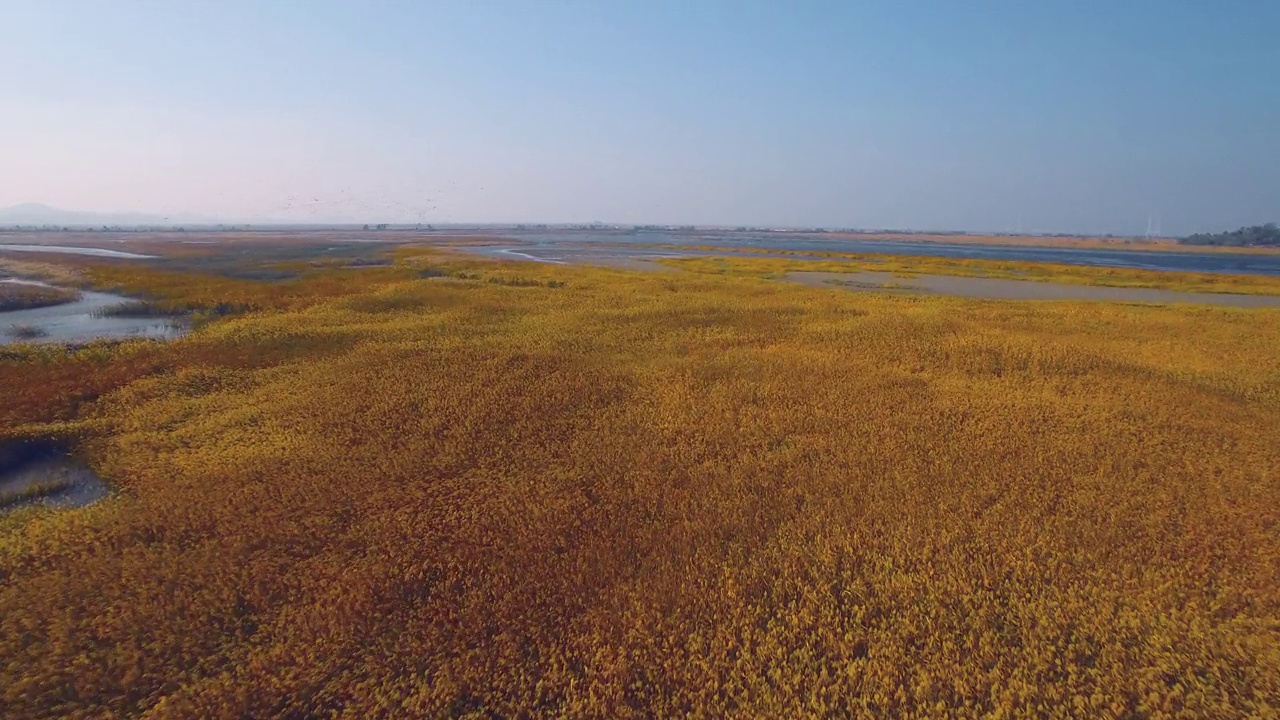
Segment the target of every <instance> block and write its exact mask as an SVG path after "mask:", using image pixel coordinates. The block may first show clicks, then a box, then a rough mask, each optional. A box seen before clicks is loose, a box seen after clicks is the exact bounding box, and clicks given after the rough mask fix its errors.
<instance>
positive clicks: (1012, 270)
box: [652, 245, 1280, 295]
mask: <svg viewBox="0 0 1280 720" xmlns="http://www.w3.org/2000/svg"><path fill="white" fill-rule="evenodd" d="M652 247H658V248H669V249H681V250H705V251H711V252H716V253H719V255H715V256H707V257H689V258H670V259H663V260H660V261H659V262H661V263H663V264H665V265H669V266H672V267H677V268H681V269H683V270H689V271H693V272H703V273H714V274H727V275H739V276H745V277H769V278H778V277H781V276H783V275H785V274H786V273H788V272H792V271H815V270H816V271H823V272H846V273H852V272H863V271H872V272H891V273H898V274H901V275H904V276H912V275H918V274H936V275H959V276H964V277H989V278H1001V279H1007V280H1032V281H1037V282H1060V283H1072V284H1078V285H1105V286H1111V287H1136V288H1156V289H1160V290H1174V291H1179V292H1198V293H1239V294H1244V295H1280V278H1277V277H1272V276H1268V275H1228V274H1219V273H1195V272H1165V271H1160V270H1140V269H1135V268H1113V267H1089V266H1084V265H1066V264H1059V263H1039V262H1025V261H1021V260H976V259H968V258H945V257H929V256H919V257H916V256H911V255H881V254H875V253H864V254H850V253H836V252H809V251H803V250H772V249H768V248H723V247H715V246H693V247H688V246H678V245H654V246H652ZM752 254H769V255H782V256H784V257H777V258H759V257H751V255H752Z"/></svg>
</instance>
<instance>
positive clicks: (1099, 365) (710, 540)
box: [0, 252, 1280, 718]
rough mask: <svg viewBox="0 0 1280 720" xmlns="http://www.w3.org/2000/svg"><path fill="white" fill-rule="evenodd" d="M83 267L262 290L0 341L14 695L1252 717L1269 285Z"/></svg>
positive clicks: (183, 296)
mask: <svg viewBox="0 0 1280 720" xmlns="http://www.w3.org/2000/svg"><path fill="white" fill-rule="evenodd" d="M428 270H431V272H428ZM95 272H98V273H99V274H97V275H95V277H96V278H97V281H98V282H103V281H104V280H106V279H108V278H109V279H110V280H111V281H112V282H115V283H118V284H119V285H120V286H122V287H127V288H128V289H132V290H134V291H140V290H145V291H147V292H148V293H149V294H150V295H152V296H154V297H158V298H163V299H169V300H172V301H174V302H179V303H186V304H188V305H190V306H192V307H197V306H204V305H208V304H217V303H228V304H234V305H237V306H243V307H249V308H253V310H252V311H250V312H247V313H244V314H237V315H233V316H230V317H226V318H223V319H220V320H218V321H216V322H212V323H209V324H206V325H203V326H201V327H200V328H198V329H197V330H196V331H195V332H193V333H192V334H191V335H189V336H188V337H185V338H183V339H180V340H177V341H175V342H172V343H170V344H167V345H159V344H154V343H152V344H124V345H119V346H114V347H104V348H99V349H96V350H93V352H97V353H98V355H96V356H94V357H92V358H90V357H88V356H86V355H85V354H84V353H86V352H90V351H81V352H80V353H70V354H65V355H59V354H57V353H54V352H52V351H46V355H45V356H40V357H36V356H34V355H32V356H21V357H15V358H12V359H8V360H3V361H0V393H4V395H3V396H4V397H10V394H11V393H20V394H23V395H22V396H23V397H27V396H31V397H37V396H40V394H41V393H44V394H45V395H46V396H48V397H50V398H53V400H52V401H51V405H50V411H49V414H48V415H47V416H41V414H40V407H39V406H38V405H37V404H34V403H33V402H31V401H24V403H23V404H22V405H21V408H22V410H21V411H11V410H9V409H8V406H7V405H6V406H5V407H6V410H5V414H4V415H3V416H0V422H4V423H19V422H20V423H21V428H20V429H21V432H23V433H29V434H30V433H39V432H52V431H53V430H55V429H56V430H57V431H58V432H60V433H63V434H65V435H69V436H74V437H77V438H78V439H79V440H78V442H79V447H80V450H81V452H82V453H83V455H84V456H85V457H86V459H87V461H88V462H89V463H90V464H91V465H92V466H93V467H94V468H95V469H96V470H97V471H98V472H100V473H101V474H102V475H103V477H104V478H105V479H106V480H107V481H108V482H109V483H110V484H111V485H112V486H113V487H114V488H115V490H116V494H115V496H114V497H113V498H111V499H109V500H107V501H104V502H102V503H99V504H97V505H95V506H91V507H88V508H85V509H82V510H75V511H64V512H53V511H40V510H24V511H22V512H21V513H20V514H17V515H11V516H8V517H7V518H4V519H0V716H4V717H15V718H16V717H22V718H40V717H98V716H125V717H130V716H137V717H143V716H145V717H148V718H168V717H192V718H195V717H200V718H205V717H277V716H286V717H315V716H335V717H339V716H340V717H675V716H686V717H708V718H710V717H735V716H736V717H804V716H828V717H847V716H865V717H884V716H908V715H910V716H913V717H922V716H993V715H1001V714H1004V715H1021V716H1048V717H1053V716H1058V717H1142V716H1145V717H1161V716H1164V717H1266V716H1268V715H1269V714H1274V713H1275V712H1276V711H1277V700H1276V699H1277V698H1280V581H1278V580H1277V578H1278V577H1280V535H1277V532H1276V530H1277V528H1278V527H1280V475H1277V471H1276V469H1277V468H1280V312H1277V311H1274V310H1249V311H1244V310H1227V309H1210V308H1196V307H1154V306H1151V307H1141V306H1120V305H1110V304H1103V303H1045V302H1038V303H1016V302H969V301H961V300H954V299H947V298H939V297H928V298H920V297H899V296H882V295H875V294H854V293H847V292H843V291H839V290H827V289H820V288H809V287H803V286H795V285H787V284H782V283H772V282H769V281H766V280H760V279H755V278H745V277H731V276H718V275H708V274H693V273H661V274H651V275H645V274H639V273H628V272H619V271H611V270H596V269H587V268H577V267H558V266H556V267H553V266H533V265H524V264H514V263H506V264H498V263H488V262H483V261H475V260H465V261H449V262H445V261H443V260H441V259H440V258H439V257H432V256H427V257H422V256H418V255H415V254H413V253H409V252H406V253H403V254H402V255H401V256H400V261H399V264H398V265H397V266H396V267H393V268H369V269H362V270H326V271H323V272H317V273H313V274H308V275H305V276H304V277H302V278H300V279H298V280H294V281H287V282H281V283H267V282H254V281H231V280H227V279H221V278H214V277H206V276H200V275H191V274H167V273H155V272H152V271H147V270H129V271H128V272H129V275H128V276H127V277H126V276H124V275H123V274H112V275H109V276H108V275H104V274H101V273H102V271H95ZM110 272H111V273H123V272H124V271H117V270H112V271H110ZM491 280H492V282H491ZM31 352H32V353H34V352H35V351H31ZM77 378H84V382H85V383H87V384H88V385H89V387H87V388H85V389H84V396H83V397H82V398H80V399H79V400H76V401H73V400H75V398H74V397H73V396H75V395H76V393H77V392H78V391H79V389H78V388H77V385H76V383H77ZM41 384H46V385H47V386H48V388H47V389H42V388H40V386H41ZM68 398H72V399H68ZM50 420H56V421H58V422H57V423H56V425H42V424H41V423H42V422H43V421H50ZM12 427H14V428H16V427H18V426H17V425H16V424H15V425H12ZM15 432H16V431H15Z"/></svg>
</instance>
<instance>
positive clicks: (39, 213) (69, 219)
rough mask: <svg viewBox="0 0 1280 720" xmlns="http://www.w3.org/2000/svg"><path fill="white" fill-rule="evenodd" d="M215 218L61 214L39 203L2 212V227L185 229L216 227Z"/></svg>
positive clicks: (0, 213) (138, 214)
mask: <svg viewBox="0 0 1280 720" xmlns="http://www.w3.org/2000/svg"><path fill="white" fill-rule="evenodd" d="M217 222H218V221H217V220H216V219H212V218H200V217H193V216H190V215H174V216H165V215H149V214H146V213H101V212H81V211H78V210H62V209H59V208H55V207H49V206H48V205H42V204H40V203H22V204H21V205H14V206H12V207H7V208H0V227H7V226H13V225H68V226H72V225H77V226H85V225H88V226H98V225H111V226H117V225H119V226H126V225H162V226H168V225H182V224H184V223H185V224H214V223H217Z"/></svg>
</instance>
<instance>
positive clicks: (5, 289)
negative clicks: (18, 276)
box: [0, 282, 80, 312]
mask: <svg viewBox="0 0 1280 720" xmlns="http://www.w3.org/2000/svg"><path fill="white" fill-rule="evenodd" d="M79 299H80V293H78V292H76V291H75V290H68V289H66V288H58V287H46V286H44V285H26V284H22V283H10V282H0V312H8V311H10V310H30V309H31V308H40V307H49V306H50V305H62V304H64V303H69V302H75V301H76V300H79Z"/></svg>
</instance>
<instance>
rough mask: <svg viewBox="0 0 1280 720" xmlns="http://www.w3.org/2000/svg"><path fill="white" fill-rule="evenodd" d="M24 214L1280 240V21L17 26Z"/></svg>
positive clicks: (17, 3)
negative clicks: (1238, 232) (1156, 231)
mask: <svg viewBox="0 0 1280 720" xmlns="http://www.w3.org/2000/svg"><path fill="white" fill-rule="evenodd" d="M0 27H2V28H4V41H3V42H2V43H0V138H3V140H2V141H0V206H4V205H10V204H16V203H20V202H28V201H34V202H43V203H48V204H51V205H57V206H60V207H68V208H74V209H85V210H101V211H138V212H158V213H165V214H176V213H194V214H200V215H207V216H219V217H224V218H276V219H282V220H300V221H301V220H315V221H330V220H360V221H364V220H369V221H390V222H395V221H411V222H436V223H445V222H520V221H530V222H569V221H572V222H579V221H581V222H587V221H604V222H636V223H641V222H655V223H695V224H729V225H737V224H764V225H791V226H812V225H827V226H853V227H873V228H878V227H896V228H919V229H972V230H995V231H1005V230H1014V229H1018V228H1021V229H1023V230H1026V231H1048V232H1059V231H1066V232H1113V233H1141V232H1143V231H1144V230H1145V229H1146V225H1147V221H1148V218H1149V217H1154V216H1158V217H1159V218H1160V220H1161V223H1162V229H1163V230H1164V231H1165V232H1167V233H1186V232H1192V231H1199V230H1211V229H1222V228H1228V227H1235V226H1239V225H1242V224H1252V223H1261V222H1267V221H1274V220H1280V130H1278V129H1280V42H1277V40H1276V38H1278V37H1280V2H1275V1H1274V0H1255V1H1252V2H1248V1H1245V0H1216V1H1209V0H1205V1H1200V0H1161V1H1156V0H1149V1H1148V0H1112V1H1111V2H1101V1H1098V2H1094V1H1091V0H1074V1H1070V2H1066V1H1064V2H1059V1H1057V0H1039V1H1037V2H1027V1H1025V0H1024V1H1022V2H996V1H994V0H990V1H983V0H973V1H971V2H965V3H956V2H942V1H940V0H939V1H936V2H927V1H925V0H917V1H914V2H912V1H899V2H888V1H885V2H853V1H852V0H847V1H845V2H816V1H813V2H803V1H797V2H793V3H780V2H744V1H741V0H739V1H737V2H662V1H661V0H656V1H655V0H650V1H648V2H623V1H622V0H615V1H612V2H585V1H583V2H557V1H556V0H540V1H536V2H498V1H497V0H490V1H488V2H485V1H481V0H474V1H472V2H443V1H441V2H426V1H423V2H390V1H378V0H371V1H369V2H354V1H353V2H319V1H316V0H298V1H295V2H283V1H274V2H273V1H270V0H256V1H252V2H235V1H230V2H221V3H197V2H194V1H192V2H131V1H128V0H113V1H107V0H102V1H100V2H76V1H74V0H37V1H28V0H0Z"/></svg>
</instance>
